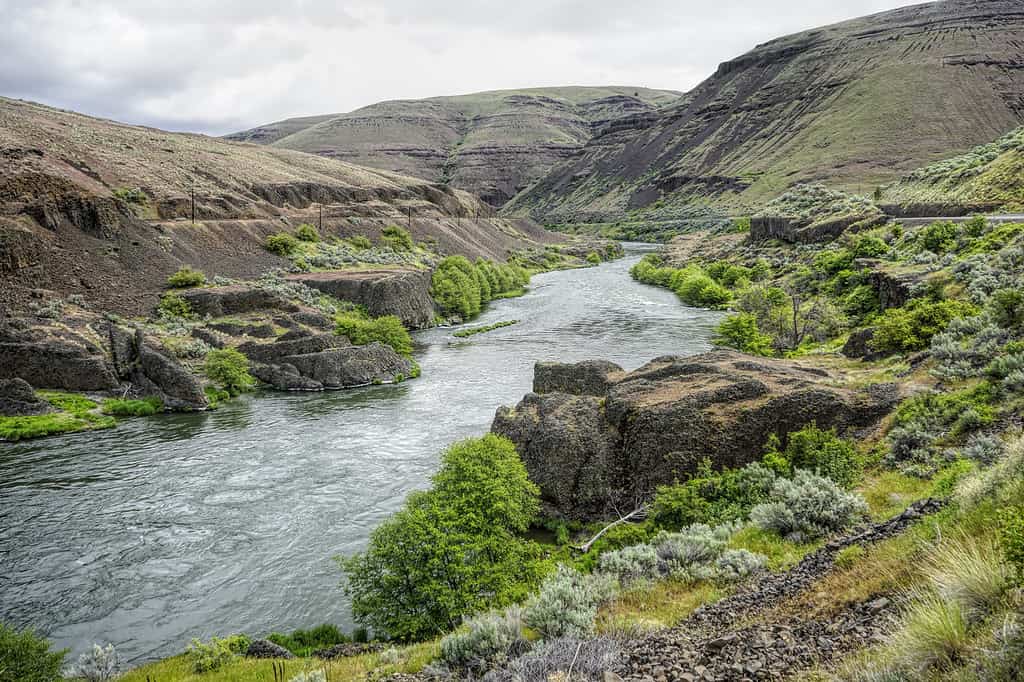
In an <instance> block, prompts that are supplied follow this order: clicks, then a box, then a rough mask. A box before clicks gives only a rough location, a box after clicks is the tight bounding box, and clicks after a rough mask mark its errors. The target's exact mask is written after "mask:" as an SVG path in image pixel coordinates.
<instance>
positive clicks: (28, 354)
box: [0, 339, 118, 391]
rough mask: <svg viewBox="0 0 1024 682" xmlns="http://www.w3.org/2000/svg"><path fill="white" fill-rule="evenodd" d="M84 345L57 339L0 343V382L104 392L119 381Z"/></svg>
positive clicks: (103, 359) (101, 357) (104, 361)
mask: <svg viewBox="0 0 1024 682" xmlns="http://www.w3.org/2000/svg"><path fill="white" fill-rule="evenodd" d="M92 350H93V349H91V348H87V347H85V346H83V345H79V344H76V343H71V342H69V341H62V340H57V339H45V340H41V341H34V342H19V341H14V342H4V343H0V379H15V378H21V379H24V380H25V381H27V382H29V383H30V384H32V385H33V386H39V387H42V388H58V389H62V390H65V391H105V390H110V389H113V388H117V386H118V381H117V378H116V377H115V376H114V374H113V372H111V371H110V368H109V367H108V366H107V362H106V358H105V357H104V356H103V355H102V354H99V353H94V352H92Z"/></svg>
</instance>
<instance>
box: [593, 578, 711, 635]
mask: <svg viewBox="0 0 1024 682" xmlns="http://www.w3.org/2000/svg"><path fill="white" fill-rule="evenodd" d="M723 596H724V592H723V591H722V590H721V589H719V588H717V587H715V586H714V585H710V584H708V583H698V584H692V583H681V582H677V581H674V580H661V581H658V582H655V583H653V584H651V585H646V586H643V587H638V588H636V589H633V590H629V591H628V592H624V593H623V594H621V595H619V597H618V598H617V599H616V600H615V601H614V602H612V603H611V604H609V605H608V606H605V607H604V608H602V609H601V611H600V612H599V613H598V615H597V631H598V632H599V633H602V634H604V633H611V632H621V631H623V630H633V629H639V630H647V629H656V628H666V627H671V626H673V625H675V624H676V623H678V622H680V621H681V620H683V619H684V618H686V617H687V616H689V615H690V614H691V613H693V611H694V610H695V609H696V608H697V607H698V606H701V605H703V604H709V603H711V602H714V601H718V600H719V599H721V598H722V597H723Z"/></svg>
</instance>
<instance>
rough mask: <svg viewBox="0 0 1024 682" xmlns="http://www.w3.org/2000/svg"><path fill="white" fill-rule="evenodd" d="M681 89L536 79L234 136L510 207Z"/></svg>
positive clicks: (385, 104)
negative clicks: (597, 136) (595, 140)
mask: <svg viewBox="0 0 1024 682" xmlns="http://www.w3.org/2000/svg"><path fill="white" fill-rule="evenodd" d="M680 95H681V93H678V92H672V91H665V90H648V89H645V88H613V87H609V88H581V87H566V88H536V89H531V90H506V91H497V92H485V93H477V94H473V95H463V96H457V97H435V98H431V99H426V100H399V101H392V102H382V103H380V104H374V105H372V106H369V107H365V108H363V109H359V110H357V111H353V112H351V113H348V114H335V115H331V116H323V117H312V118H308V119H289V120H286V121H281V122H278V123H271V124H268V125H265V126H260V127H259V128H254V129H253V130H248V131H243V132H240V133H235V134H233V135H229V136H228V138H229V139H232V140H241V141H251V142H259V143H264V144H272V145H274V146H275V147H280V148H283V149H296V150H299V151H304V152H310V153H314V154H321V155H324V156H329V157H333V158H338V159H342V160H344V161H350V162H352V163H357V164H360V165H365V166H370V167H372V168H381V169H385V170H390V171H396V172H400V173H405V174H408V175H413V176H416V177H420V178H425V179H428V180H431V181H434V182H442V183H445V184H447V185H449V186H451V187H457V188H459V189H464V190H467V191H469V192H472V193H474V194H476V195H478V196H480V197H481V198H483V199H484V201H486V202H488V203H489V204H491V205H492V206H501V205H502V204H504V203H505V202H506V201H508V200H509V199H510V198H511V197H512V196H514V195H515V194H516V193H517V192H519V191H520V190H522V189H524V188H525V187H527V186H528V185H529V184H530V183H532V182H533V181H534V180H536V179H538V178H540V177H541V176H543V175H544V174H545V173H547V172H548V171H549V170H550V169H551V168H552V167H554V166H555V165H556V164H557V163H559V162H561V161H564V160H565V159H568V158H570V157H572V156H574V155H575V154H576V153H577V152H578V151H579V150H580V149H581V148H582V147H583V145H584V144H585V143H586V142H587V140H589V139H590V137H591V136H592V135H593V134H594V133H596V132H597V131H599V130H601V129H602V128H604V127H605V126H607V125H608V124H610V123H611V122H612V121H616V120H618V119H620V118H621V117H623V116H630V117H643V116H649V115H652V114H653V112H654V111H655V110H656V108H657V107H659V106H661V105H663V104H667V103H669V102H672V101H674V100H675V99H677V98H678V97H679V96H680Z"/></svg>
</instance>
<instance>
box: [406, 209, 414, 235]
mask: <svg viewBox="0 0 1024 682" xmlns="http://www.w3.org/2000/svg"><path fill="white" fill-rule="evenodd" d="M405 210H406V211H408V213H409V223H408V224H409V232H412V206H409V207H407V208H406V209H405Z"/></svg>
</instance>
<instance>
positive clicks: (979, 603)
mask: <svg viewBox="0 0 1024 682" xmlns="http://www.w3.org/2000/svg"><path fill="white" fill-rule="evenodd" d="M924 568H925V575H926V576H927V577H928V579H929V582H930V583H931V586H932V588H933V589H934V590H935V591H936V592H938V594H939V596H941V597H942V598H943V599H945V600H946V601H949V602H956V603H958V604H959V605H960V608H961V610H962V612H963V615H964V617H965V618H966V619H967V620H968V622H969V623H972V624H976V623H980V622H982V621H984V620H985V619H987V618H988V617H989V616H991V615H992V614H993V613H995V612H997V611H998V610H1000V609H1001V607H1002V605H1003V602H1004V598H1005V597H1006V594H1007V591H1008V590H1009V587H1010V575H1009V570H1008V568H1007V566H1006V564H1004V563H1003V561H1002V557H1001V556H1000V553H999V549H998V547H996V546H995V543H993V542H992V541H991V540H979V539H977V538H973V537H968V536H962V537H960V538H953V539H949V540H945V541H944V542H943V543H942V544H941V545H940V546H939V548H938V550H937V551H936V552H935V553H934V554H932V556H930V557H929V558H928V560H927V561H926V562H925V567H924Z"/></svg>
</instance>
